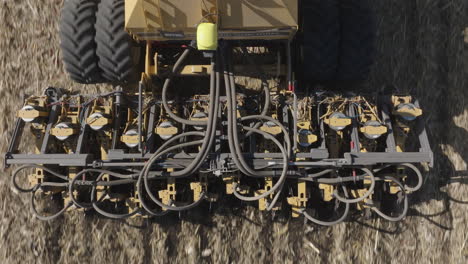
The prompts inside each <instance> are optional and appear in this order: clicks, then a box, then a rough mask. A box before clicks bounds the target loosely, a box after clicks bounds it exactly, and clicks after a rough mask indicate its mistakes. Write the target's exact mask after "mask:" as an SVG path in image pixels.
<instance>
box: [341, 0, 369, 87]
mask: <svg viewBox="0 0 468 264" xmlns="http://www.w3.org/2000/svg"><path fill="white" fill-rule="evenodd" d="M340 13H341V15H340V18H341V55H340V62H339V67H338V75H337V78H338V79H339V80H340V81H365V80H366V79H367V78H368V76H369V73H370V71H371V67H372V64H373V61H374V53H375V39H376V23H375V17H374V12H373V10H372V8H371V5H370V4H369V1H368V0H340Z"/></svg>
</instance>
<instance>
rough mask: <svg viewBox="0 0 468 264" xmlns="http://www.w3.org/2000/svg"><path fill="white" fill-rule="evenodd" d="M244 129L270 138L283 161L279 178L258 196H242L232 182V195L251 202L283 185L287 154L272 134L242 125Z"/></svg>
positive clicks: (235, 184) (286, 169)
mask: <svg viewBox="0 0 468 264" xmlns="http://www.w3.org/2000/svg"><path fill="white" fill-rule="evenodd" d="M244 129H245V130H247V131H253V132H254V133H258V134H261V135H262V136H263V137H265V138H266V139H270V140H272V141H273V142H274V143H275V144H276V145H277V146H278V147H279V148H280V150H281V154H282V155H283V161H284V164H283V170H282V172H281V176H280V178H279V179H278V181H277V182H276V184H275V185H273V187H271V189H270V190H268V191H266V192H264V193H262V194H260V195H258V196H254V197H246V196H242V195H241V194H240V193H238V192H237V190H236V188H237V183H234V185H233V189H234V192H233V193H234V195H235V196H236V197H237V198H239V199H240V200H243V201H247V202H251V201H258V200H260V199H262V198H265V197H267V196H268V195H270V194H272V193H273V192H275V191H276V190H278V188H279V187H281V186H283V184H284V181H285V180H286V176H287V173H288V162H287V161H288V156H287V153H286V151H285V150H284V148H283V146H282V145H281V143H280V142H279V141H278V140H277V139H276V138H275V137H274V136H272V135H270V134H268V133H266V132H264V131H261V130H258V129H255V128H252V127H244Z"/></svg>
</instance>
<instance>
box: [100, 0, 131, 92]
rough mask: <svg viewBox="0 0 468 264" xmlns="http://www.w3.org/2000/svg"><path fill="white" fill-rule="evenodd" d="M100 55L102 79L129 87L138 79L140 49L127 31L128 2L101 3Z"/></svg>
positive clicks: (107, 1)
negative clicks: (137, 68) (137, 67)
mask: <svg viewBox="0 0 468 264" xmlns="http://www.w3.org/2000/svg"><path fill="white" fill-rule="evenodd" d="M96 42H97V55H98V57H99V67H100V68H101V70H102V75H103V76H104V77H105V78H106V79H107V80H108V81H109V82H112V83H128V82H131V81H133V80H134V79H135V78H136V77H137V76H136V70H135V66H136V65H137V64H138V62H137V61H136V60H135V59H138V57H139V55H138V54H136V53H138V52H135V51H138V48H136V49H135V48H134V47H135V46H136V45H135V44H134V42H133V41H132V38H131V37H130V35H129V34H128V33H127V32H126V31H125V1H124V0H101V3H100V4H99V9H98V13H97V22H96Z"/></svg>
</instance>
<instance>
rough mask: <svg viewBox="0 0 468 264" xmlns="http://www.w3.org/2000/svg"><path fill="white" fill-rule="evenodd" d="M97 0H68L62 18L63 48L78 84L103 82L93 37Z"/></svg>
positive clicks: (68, 65)
mask: <svg viewBox="0 0 468 264" xmlns="http://www.w3.org/2000/svg"><path fill="white" fill-rule="evenodd" d="M96 10H97V2H96V1H93V0H68V1H65V3H64V6H63V8H62V14H61V18H60V33H59V35H60V47H61V50H62V59H63V62H64V64H65V70H66V71H67V73H68V74H69V76H70V78H71V79H72V80H74V81H76V82H78V83H83V84H91V83H97V82H100V81H101V75H100V70H99V66H98V58H97V56H96V42H95V40H94V36H95V30H94V23H95V21H96Z"/></svg>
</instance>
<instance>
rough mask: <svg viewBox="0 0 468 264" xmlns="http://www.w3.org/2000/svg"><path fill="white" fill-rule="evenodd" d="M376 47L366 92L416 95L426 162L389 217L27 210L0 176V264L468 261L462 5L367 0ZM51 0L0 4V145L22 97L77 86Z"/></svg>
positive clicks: (459, 1)
mask: <svg viewBox="0 0 468 264" xmlns="http://www.w3.org/2000/svg"><path fill="white" fill-rule="evenodd" d="M372 2H373V3H374V7H375V10H376V12H377V15H378V29H379V32H378V54H377V63H376V65H375V67H374V69H373V72H372V76H371V78H370V80H369V82H368V83H367V84H366V87H367V88H368V89H374V90H375V89H385V88H388V87H392V89H395V90H396V91H411V92H412V93H413V94H415V95H417V96H418V97H419V98H420V99H421V102H422V105H423V107H424V110H425V116H426V119H427V127H428V130H429V136H430V139H431V145H432V147H433V150H434V153H435V160H436V164H435V167H434V168H433V169H432V170H431V171H430V172H429V173H427V174H426V175H425V185H424V186H425V187H424V188H423V190H421V191H419V192H418V193H417V194H415V195H413V196H412V197H411V200H412V203H413V205H412V207H411V210H410V212H409V216H408V217H407V218H406V219H405V220H404V221H403V222H400V223H388V222H385V221H382V220H379V219H376V218H375V219H374V218H371V219H360V218H357V219H354V220H352V221H350V222H348V223H346V224H341V225H338V226H336V227H332V228H322V227H318V226H315V225H312V224H310V223H304V222H303V221H302V220H294V221H292V220H284V221H281V220H279V221H271V217H269V216H267V215H262V214H260V213H258V212H257V211H255V210H253V209H252V208H250V207H245V208H241V209H239V210H233V211H232V210H221V209H217V210H215V212H212V213H211V215H210V216H209V217H208V216H202V215H201V213H203V212H204V211H203V212H199V211H195V212H193V213H191V214H190V215H184V216H183V217H182V218H181V220H179V218H178V217H177V216H172V217H168V218H164V219H161V220H157V221H155V222H151V223H147V222H144V221H143V222H138V221H135V222H132V221H127V222H120V221H112V220H108V219H102V218H97V217H95V216H85V215H83V214H81V213H69V214H67V215H66V216H64V217H63V218H61V219H59V220H57V221H53V222H49V223H47V222H41V221H39V220H36V219H34V218H33V217H32V214H31V212H30V211H29V201H28V198H27V196H20V195H17V194H15V193H14V192H12V190H11V188H10V183H9V179H10V174H9V173H10V171H5V172H2V173H0V262H1V263H150V262H151V261H152V262H154V263H169V262H171V263H174V262H189V263H198V262H207V263H257V262H286V263H292V262H297V261H301V262H308V263H316V262H323V263H329V262H332V263H412V262H416V263H419V262H420V263H468V232H467V230H468V185H467V184H468V173H467V162H468V106H467V104H466V102H467V100H468V78H467V77H468V44H464V43H463V39H464V38H463V35H462V32H463V30H464V28H465V27H468V1H466V0H376V1H372ZM61 4H62V0H0V113H1V115H0V135H1V141H0V152H5V150H6V146H7V141H8V137H9V133H10V132H11V130H12V128H13V124H14V113H15V111H16V109H17V108H18V107H19V106H20V105H21V103H22V96H23V94H38V93H40V92H41V91H42V89H43V88H45V87H47V85H54V86H58V87H66V88H74V89H81V90H83V91H85V90H86V91H88V92H93V91H104V90H105V89H108V87H104V86H79V85H76V84H73V83H72V82H70V81H69V80H68V79H67V77H66V75H65V74H64V71H63V67H62V66H63V65H62V64H61V62H60V52H59V48H58V43H59V41H58V36H57V31H58V26H57V20H58V16H59V10H60V7H61Z"/></svg>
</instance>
